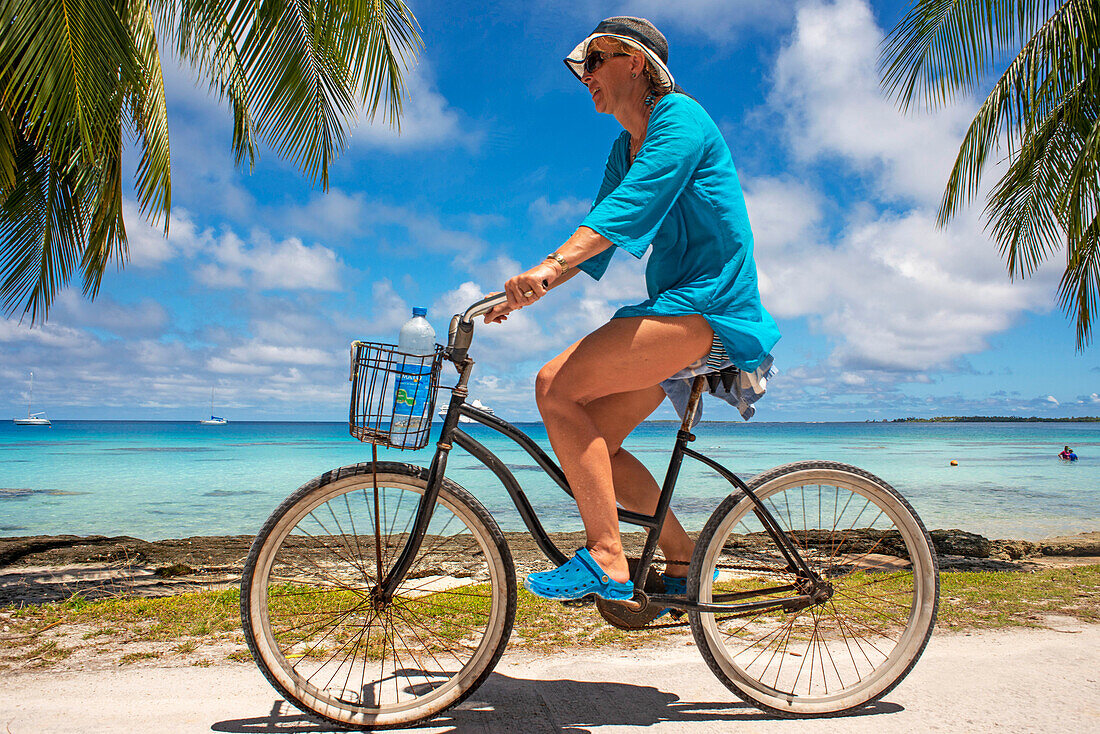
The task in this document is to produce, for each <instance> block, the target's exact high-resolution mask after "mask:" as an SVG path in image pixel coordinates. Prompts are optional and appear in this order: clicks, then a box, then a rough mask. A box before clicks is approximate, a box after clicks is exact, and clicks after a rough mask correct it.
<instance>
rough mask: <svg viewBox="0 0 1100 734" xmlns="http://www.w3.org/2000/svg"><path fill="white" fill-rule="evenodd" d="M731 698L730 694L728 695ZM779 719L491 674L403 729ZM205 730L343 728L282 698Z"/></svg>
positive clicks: (648, 692)
mask: <svg viewBox="0 0 1100 734" xmlns="http://www.w3.org/2000/svg"><path fill="white" fill-rule="evenodd" d="M730 697H731V698H733V694H732V693H731V694H730ZM903 710H904V708H903V707H902V706H899V705H897V704H894V703H889V702H883V701H879V702H877V703H874V704H872V705H870V706H867V707H866V708H863V709H860V710H858V711H856V712H854V713H850V714H844V715H843V716H842V717H838V718H846V717H852V716H877V715H883V714H895V713H898V712H900V711H903ZM780 718H781V717H777V716H774V715H773V714H769V713H767V712H764V711H761V710H759V709H757V708H754V707H753V706H750V705H748V704H746V703H743V702H742V701H739V700H733V701H682V700H680V697H679V696H677V695H676V694H674V693H668V692H666V691H662V690H659V689H657V688H654V687H652V686H643V685H632V684H629V683H601V682H593V681H576V680H569V679H558V680H530V679H526V678H510V677H508V676H506V675H501V674H499V673H494V674H493V675H491V676H490V677H489V679H488V680H487V681H486V682H485V683H484V684H483V685H482V686H481V688H479V689H478V690H477V691H475V692H474V693H473V695H472V696H471V697H470V698H468V699H466V701H464V702H463V703H462V704H461V705H459V706H458V707H456V708H454V709H451V710H449V711H444V712H443V713H442V714H440V715H439V716H437V717H436V718H434V719H432V720H431V721H429V722H425V723H424V724H422V725H421V727H419V728H416V729H405V730H403V731H411V732H417V731H433V732H458V731H461V732H471V731H485V732H512V731H514V732H523V734H536V733H538V732H558V733H565V734H582V733H583V732H590V731H591V730H592V728H593V727H604V726H637V727H645V726H652V725H654V724H661V723H680V724H687V725H690V724H693V723H698V724H711V725H714V724H727V725H732V724H736V723H739V722H752V721H772V720H777V719H780ZM210 729H211V731H218V732H233V733H235V734H256V733H259V732H280V733H283V732H302V733H305V732H338V731H346V730H345V729H342V728H340V727H338V726H335V725H330V724H322V723H318V722H315V721H313V720H312V719H310V718H308V717H307V716H305V715H304V714H301V713H299V712H298V710H297V709H295V708H294V707H293V706H291V705H290V704H288V703H287V702H286V701H282V700H277V701H275V702H274V705H273V706H272V709H271V712H270V713H269V714H268V715H267V716H257V717H254V718H247V719H230V720H227V721H219V722H217V723H215V724H213V725H211V727H210ZM708 730H713V729H708Z"/></svg>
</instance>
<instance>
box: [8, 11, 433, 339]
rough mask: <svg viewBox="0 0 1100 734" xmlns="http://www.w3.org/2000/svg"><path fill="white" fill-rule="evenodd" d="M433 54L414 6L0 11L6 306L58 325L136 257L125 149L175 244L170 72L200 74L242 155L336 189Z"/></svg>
mask: <svg viewBox="0 0 1100 734" xmlns="http://www.w3.org/2000/svg"><path fill="white" fill-rule="evenodd" d="M419 50H420V36H419V29H418V27H417V24H416V19H415V18H414V17H413V16H412V14H411V13H410V12H409V10H408V9H407V8H406V7H405V5H404V4H403V3H402V2H400V0H332V1H331V2H324V1H323V0H0V301H2V303H3V309H4V311H5V313H6V314H8V315H11V314H12V313H15V312H21V313H22V314H23V315H24V316H29V317H30V320H31V322H32V323H35V322H37V321H41V320H44V319H45V318H46V317H47V315H48V311H49V307H50V304H51V303H52V302H53V299H54V298H55V297H56V295H57V293H58V292H59V291H60V290H61V289H62V288H64V287H65V286H66V285H67V284H68V283H69V280H70V278H71V277H72V275H73V274H74V273H76V272H79V273H80V274H81V277H82V281H83V289H84V292H85V294H86V295H88V296H89V297H93V298H94V297H95V294H96V292H97V291H98V288H99V285H100V283H101V282H102V278H103V274H104V271H105V270H106V268H107V267H108V265H109V264H111V263H112V262H113V263H115V264H116V265H117V266H118V267H122V265H123V264H124V263H125V260H126V257H127V249H126V229H125V223H124V221H123V216H122V204H123V199H124V192H125V188H126V176H125V174H124V172H123V170H122V156H123V152H124V150H125V148H126V146H127V145H130V144H132V145H136V146H137V147H138V149H139V151H140V159H139V162H138V165H137V170H136V171H135V172H134V174H133V187H134V192H135V195H136V198H137V202H138V206H139V209H140V212H141V213H142V214H143V215H144V216H145V217H146V218H147V219H148V220H149V221H150V222H153V223H154V224H157V223H161V222H162V223H163V227H164V230H165V232H166V233H167V231H168V223H169V221H170V220H169V212H170V208H171V201H172V184H171V161H170V147H169V134H168V114H167V107H166V104H165V98H164V81H163V76H162V73H161V67H160V61H161V57H162V55H163V54H167V53H171V54H174V55H176V56H177V57H178V58H179V59H180V60H182V61H183V62H185V63H188V64H190V65H191V67H192V68H193V69H194V71H195V72H196V73H197V75H198V76H199V78H201V79H205V80H206V81H207V82H208V84H209V86H210V89H211V91H212V93H214V94H215V95H217V96H218V97H220V98H222V99H225V100H226V101H227V102H228V103H229V105H230V107H231V109H232V111H233V144H232V148H233V155H234V159H235V162H236V163H237V164H238V165H240V164H242V163H243V162H244V161H245V160H247V161H248V164H249V166H250V167H251V165H252V164H253V163H254V161H255V157H256V148H257V142H258V141H262V142H265V143H267V144H268V145H270V146H271V147H272V148H274V149H275V150H276V151H277V152H278V153H279V155H281V156H283V157H286V158H288V159H290V160H292V161H294V163H295V164H296V165H298V166H299V167H300V168H301V170H302V171H303V173H304V174H305V175H306V176H307V177H308V178H309V179H310V181H311V182H313V183H318V182H319V183H320V185H321V186H322V187H323V188H327V186H328V168H329V165H330V164H331V162H332V160H333V159H334V158H335V156H337V155H338V154H339V153H340V151H341V150H342V149H343V148H344V147H345V145H346V140H347V132H346V131H347V127H348V125H349V124H353V123H354V122H355V120H356V118H357V117H358V108H359V107H360V106H365V108H366V112H367V114H368V117H373V116H374V115H375V114H376V113H377V111H378V110H379V109H383V110H384V119H385V120H386V121H388V122H390V123H391V124H394V125H397V124H398V121H399V116H400V111H401V98H402V95H403V93H404V86H403V72H404V69H405V64H407V63H409V62H410V61H411V60H412V59H413V58H414V57H415V55H416V54H417V53H418V52H419Z"/></svg>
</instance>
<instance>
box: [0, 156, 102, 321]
mask: <svg viewBox="0 0 1100 734" xmlns="http://www.w3.org/2000/svg"><path fill="white" fill-rule="evenodd" d="M77 179H78V171H77V166H76V165H74V164H69V165H65V164H61V165H58V164H56V163H55V162H53V161H52V160H51V158H50V156H49V155H48V154H46V155H43V154H40V153H39V152H38V150H37V149H36V148H35V147H34V145H33V144H32V143H31V142H30V141H28V140H26V139H25V138H23V137H22V136H21V135H20V136H18V137H17V139H16V184H15V186H13V187H12V188H11V189H10V190H9V191H7V192H6V196H5V197H4V199H3V201H2V202H0V241H2V242H3V243H4V247H3V248H0V294H2V298H3V310H4V314H5V315H6V316H10V315H12V314H13V313H15V312H16V311H22V315H23V316H26V315H28V314H29V315H30V318H31V322H32V323H34V322H35V321H37V320H38V319H40V318H41V319H45V318H46V316H47V314H48V312H49V307H50V304H51V303H52V302H53V299H54V297H55V296H56V295H57V293H59V292H60V291H61V289H62V288H64V287H65V285H67V284H68V282H69V278H70V276H71V274H72V272H73V270H74V269H75V268H76V266H77V262H78V261H79V258H80V252H81V250H82V249H83V248H82V242H83V238H84V232H85V222H86V216H85V212H84V205H83V202H82V201H81V198H80V194H79V191H78V182H77Z"/></svg>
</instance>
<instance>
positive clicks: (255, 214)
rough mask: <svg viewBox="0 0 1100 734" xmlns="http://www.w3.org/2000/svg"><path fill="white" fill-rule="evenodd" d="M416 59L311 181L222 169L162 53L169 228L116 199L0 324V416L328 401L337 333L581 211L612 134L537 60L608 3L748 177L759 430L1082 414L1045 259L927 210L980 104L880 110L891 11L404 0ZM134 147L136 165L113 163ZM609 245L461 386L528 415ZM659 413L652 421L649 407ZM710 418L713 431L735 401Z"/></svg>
mask: <svg viewBox="0 0 1100 734" xmlns="http://www.w3.org/2000/svg"><path fill="white" fill-rule="evenodd" d="M411 7H412V9H413V11H414V12H415V14H416V16H417V18H418V20H419V21H420V24H421V26H422V29H423V38H424V43H425V49H424V53H423V55H422V56H421V58H420V60H419V62H418V63H417V64H416V65H415V66H414V67H413V68H412V69H411V70H410V72H409V75H408V96H407V100H406V105H405V118H404V121H403V126H402V131H401V134H400V135H398V134H397V133H395V132H393V131H392V130H390V129H389V128H387V127H385V126H383V125H369V124H366V123H362V124H360V125H359V126H358V127H357V128H356V129H355V130H353V131H352V134H351V140H350V144H349V146H348V148H347V150H346V151H344V153H343V155H342V156H341V157H340V158H339V160H337V161H336V162H335V164H334V165H333V167H332V169H331V171H330V188H329V190H328V192H327V193H325V192H322V191H321V190H320V189H319V188H316V187H311V186H310V184H309V182H308V181H307V180H305V179H304V178H303V177H302V176H301V175H300V173H299V172H298V171H297V170H296V169H295V168H294V166H293V165H291V164H289V163H286V162H284V161H281V160H280V159H279V158H278V157H277V156H276V155H275V154H274V153H273V152H271V151H262V152H261V156H260V159H259V161H258V163H257V165H256V167H255V169H254V170H253V171H252V172H251V173H250V172H249V171H248V170H238V169H235V168H234V167H233V164H232V157H231V153H230V124H231V120H230V117H229V114H228V112H227V110H226V109H225V108H224V107H223V106H219V105H218V104H217V103H215V102H214V101H213V100H212V99H211V98H210V97H209V96H208V95H207V93H206V91H205V88H197V87H196V86H195V85H194V84H193V82H192V78H191V75H190V72H189V71H187V70H186V69H178V68H177V65H176V63H175V62H174V61H173V60H171V59H166V60H165V76H166V87H167V94H168V105H169V122H170V126H171V127H170V129H171V145H172V183H173V208H172V223H171V235H170V237H169V238H167V239H165V238H164V237H163V236H162V235H161V234H159V233H158V232H157V231H156V230H155V229H153V228H151V227H149V226H148V225H146V224H145V223H143V222H142V220H141V218H140V216H139V215H138V214H137V211H136V206H130V207H129V209H128V212H127V224H128V229H129V233H130V238H131V243H130V249H131V252H130V255H131V259H130V261H129V263H128V264H127V265H126V267H125V269H124V270H123V271H121V272H109V273H108V276H107V277H106V279H105V281H104V286H103V288H102V289H101V292H100V296H99V297H98V298H97V300H96V301H95V302H88V301H87V300H85V299H84V298H83V297H82V296H81V295H80V293H79V290H78V289H76V290H70V291H68V292H66V293H64V294H62V296H61V297H60V298H59V299H58V300H57V302H56V303H55V305H54V307H53V310H52V311H51V317H50V321H49V323H48V324H47V325H45V326H43V327H36V328H34V329H29V328H28V327H27V325H26V324H20V323H19V321H18V319H8V320H6V321H0V411H6V412H7V413H9V414H11V415H12V416H15V415H20V414H22V413H24V412H25V411H26V405H25V401H26V387H27V385H26V378H27V373H28V372H29V371H31V370H33V371H34V372H35V395H34V397H35V406H36V407H35V409H36V410H41V409H45V410H48V411H49V414H50V416H51V417H54V418H79V419H91V418H105V419H165V420H168V419H179V420H192V419H197V418H199V417H202V416H203V415H204V413H205V412H207V411H208V407H209V406H208V403H209V398H210V390H211V387H214V388H216V391H217V402H218V412H219V413H221V414H224V415H226V416H227V417H229V418H230V419H231V420H340V419H341V418H342V417H343V416H345V415H346V410H347V409H346V402H347V392H348V383H347V344H348V343H349V342H350V341H351V340H353V339H356V338H359V339H365V340H375V341H394V340H396V334H397V330H398V328H399V326H400V324H401V323H402V322H403V321H404V320H405V319H406V318H408V313H409V311H410V309H411V307H412V306H414V305H418V306H419V305H423V306H426V307H428V309H429V319H430V320H431V322H432V323H433V325H434V326H435V329H436V332H437V334H442V333H444V332H445V330H446V326H447V323H448V321H449V319H450V316H451V314H453V313H455V312H456V311H459V310H462V309H463V308H464V307H465V306H466V305H468V304H469V303H471V302H473V301H474V300H476V299H477V298H479V297H480V296H481V294H483V293H485V292H489V291H492V290H498V289H499V288H500V285H501V284H502V283H503V281H504V279H506V278H507V277H508V276H510V275H513V274H515V273H516V272H519V271H520V270H522V269H526V268H527V267H530V266H531V265H533V264H534V263H536V262H538V261H539V260H540V259H541V258H542V257H543V256H544V255H546V254H547V253H548V252H551V251H553V250H554V249H555V247H556V246H557V245H558V244H559V243H561V242H562V241H563V240H564V239H565V238H566V237H568V235H569V234H570V233H571V232H572V231H573V229H574V228H575V227H576V225H577V223H578V222H579V221H580V219H581V218H582V216H583V214H584V213H585V212H586V211H587V208H588V206H589V202H590V201H591V199H592V197H593V196H594V195H595V192H596V190H597V188H598V186H599V182H600V180H601V176H602V170H603V164H604V161H605V160H606V157H607V153H608V150H609V148H610V145H611V142H612V140H613V139H614V137H615V136H616V134H617V132H618V130H619V127H618V125H617V123H616V121H615V120H614V118H612V117H610V116H605V115H598V114H597V113H596V112H595V111H594V110H593V109H592V105H591V102H590V100H589V97H588V95H587V94H586V93H585V90H584V89H583V87H581V85H580V84H579V83H578V82H577V81H576V79H575V78H574V77H573V76H572V75H571V74H570V73H569V72H568V71H567V70H566V68H565V66H564V65H563V64H562V62H561V58H562V57H563V56H564V55H565V54H566V53H567V52H568V51H569V50H570V49H571V48H572V47H573V45H574V44H575V43H576V42H577V41H578V40H580V39H581V38H583V37H584V36H585V35H586V34H587V33H588V32H589V30H590V29H591V28H592V27H593V26H594V25H595V24H596V23H597V22H598V21H599V20H600V19H601V18H603V17H606V16H610V15H617V14H632V15H641V16H646V17H649V18H650V19H651V20H653V21H654V22H655V23H656V24H657V25H658V27H660V28H661V29H662V30H663V31H664V32H665V35H666V36H667V37H668V39H669V43H670V48H671V53H670V62H669V65H670V67H671V69H672V71H673V73H674V74H675V75H676V78H677V81H678V82H679V83H680V84H681V85H682V86H683V87H685V88H686V89H687V90H688V91H689V92H691V93H692V94H693V95H694V96H695V97H696V98H697V99H698V100H699V101H700V102H701V103H702V104H703V106H704V107H705V108H706V109H707V110H708V111H709V112H710V114H711V116H712V117H713V118H714V119H715V121H716V122H717V123H718V124H719V126H720V128H721V129H722V131H723V132H724V134H725V136H726V140H727V142H728V143H729V146H730V149H731V151H732V152H733V156H734V160H735V162H736V163H737V166H738V170H739V174H740V176H741V179H742V184H743V186H744V188H745V192H746V199H747V203H748V207H749V214H750V217H751V219H752V223H753V229H754V234H755V239H756V260H757V265H758V268H759V272H760V280H761V292H762V296H763V300H764V304H765V306H766V307H767V308H768V309H769V310H770V311H771V312H772V314H773V315H775V316H776V318H777V319H778V321H779V323H780V327H781V329H782V331H783V339H782V341H780V343H779V345H778V346H777V348H776V349H775V351H774V355H775V357H776V361H777V364H778V366H779V367H780V369H781V370H782V371H781V374H780V375H779V376H778V377H776V378H775V379H774V380H772V382H771V383H770V385H769V390H768V395H767V396H766V397H765V398H764V399H763V400H762V401H761V402H760V403H759V404H758V412H757V418H756V420H765V421H768V420H771V421H795V420H867V419H883V418H896V417H904V416H928V415H943V414H986V415H990V414H993V415H1042V416H1070V415H1098V414H1100V396H1098V395H1097V393H1098V392H1100V359H1098V358H1097V353H1096V349H1095V347H1094V348H1092V349H1091V350H1089V351H1086V352H1084V353H1080V354H1079V353H1076V352H1075V350H1074V347H1073V339H1074V332H1073V326H1072V324H1071V323H1070V322H1069V321H1068V320H1067V319H1066V317H1065V316H1064V315H1063V314H1062V313H1061V312H1060V311H1059V310H1058V308H1057V307H1056V287H1057V282H1058V277H1059V275H1060V270H1061V268H1060V267H1059V263H1058V261H1059V260H1061V258H1062V254H1061V253H1059V254H1058V255H1055V257H1054V260H1055V262H1054V263H1053V265H1052V266H1047V267H1044V268H1042V269H1040V271H1039V272H1038V273H1037V274H1036V275H1035V276H1034V277H1032V278H1030V279H1028V280H1023V281H1016V282H1011V281H1010V280H1009V279H1008V277H1007V275H1006V272H1005V268H1004V266H1003V264H1002V263H1001V261H1000V259H999V256H998V255H997V252H996V248H995V247H994V246H993V245H992V244H991V243H990V241H989V239H988V237H987V236H986V235H985V234H984V233H983V226H982V220H981V218H980V214H981V204H980V202H978V204H976V205H974V206H972V207H971V209H970V210H968V211H966V212H964V213H963V214H962V215H960V216H959V217H957V219H956V221H955V222H954V223H953V224H952V225H951V226H950V227H949V228H947V229H945V230H937V229H936V228H935V226H934V224H935V214H936V208H937V205H938V203H939V198H940V195H941V192H942V189H943V185H944V181H945V179H946V175H947V172H948V170H949V169H950V165H951V163H952V161H953V160H954V155H955V153H956V151H957V146H958V142H959V140H960V139H961V136H962V133H963V131H964V130H965V129H966V126H967V124H968V122H969V120H970V118H971V116H972V114H973V111H974V109H975V107H976V104H977V102H976V101H975V100H967V101H964V102H963V103H961V104H960V105H959V106H958V107H956V108H953V109H949V110H945V111H942V112H939V113H936V114H910V115H908V116H903V115H901V114H900V113H898V112H897V111H896V109H895V108H894V106H893V105H892V103H891V102H890V101H889V100H887V99H885V98H884V97H883V95H882V94H881V92H880V91H879V88H878V86H877V77H876V67H875V62H876V60H877V48H878V45H879V43H880V42H881V39H882V37H883V35H884V33H885V32H886V31H887V30H888V29H889V28H890V27H892V25H893V24H894V23H895V22H896V20H897V19H898V17H900V14H901V13H902V12H903V11H904V6H903V5H902V4H901V3H895V2H879V3H874V4H873V6H872V4H870V3H868V2H866V1H865V0H836V1H835V2H831V1H827V2H822V1H818V0H806V1H804V2H793V3H783V2H772V1H771V0H747V1H745V2H739V3H730V2H728V1H727V0H680V2H677V3H668V2H658V1H657V0H641V1H640V2H634V3H620V2H608V1H599V0H597V1H594V2H589V3H583V4H565V3H552V2H546V1H545V0H532V1H530V2H524V3H514V2H513V3H493V2H490V3H482V4H480V5H478V6H477V9H476V11H472V10H471V6H470V5H469V4H468V3H457V2H435V1H428V0H420V1H418V2H413V3H411ZM134 165H136V159H133V160H132V161H131V168H132V167H133V166H134ZM643 267H644V261H641V262H638V261H634V260H633V258H631V257H629V256H626V255H625V254H623V253H619V254H618V255H616V257H615V259H614V261H613V263H612V267H611V269H609V271H608V273H607V275H605V277H604V278H603V280H601V281H600V282H595V281H592V280H591V279H589V278H587V276H580V277H577V278H574V279H573V280H572V281H571V282H570V283H569V284H568V285H567V286H566V287H563V288H561V289H558V290H555V291H554V292H553V293H552V294H551V296H550V297H548V298H547V299H545V300H543V301H542V302H540V303H539V304H537V305H536V306H535V307H533V308H530V309H525V310H524V311H523V312H521V313H519V314H516V315H515V316H514V317H513V318H511V319H510V320H509V321H508V322H507V324H505V325H503V326H499V327H483V328H479V329H478V331H477V333H476V336H475V343H474V351H473V354H474V356H475V358H477V359H478V367H477V371H476V373H475V374H476V379H475V381H474V386H473V387H474V389H473V392H472V394H473V395H476V396H478V397H480V398H481V399H482V400H483V401H484V402H485V403H486V404H488V405H490V406H493V407H494V408H495V409H496V410H497V411H498V413H500V414H502V415H504V416H505V417H508V418H512V419H516V420H524V419H534V418H536V417H537V413H536V411H535V407H534V401H533V397H532V387H533V379H534V374H535V372H536V371H537V369H538V367H539V366H540V365H541V364H543V363H544V362H545V361H546V360H547V359H549V358H550V357H552V356H553V355H554V354H556V353H557V352H558V351H560V350H561V349H562V348H564V347H565V346H567V345H568V344H569V343H571V342H572V341H574V340H576V339H578V338H580V337H581V336H583V335H584V334H585V333H587V332H588V331H591V330H592V329H594V328H595V327H597V326H599V325H600V324H601V323H603V322H604V321H606V319H607V318H608V317H609V316H610V315H611V314H612V313H613V312H614V310H615V309H616V308H617V307H618V306H620V305H625V304H628V303H634V302H637V301H640V300H642V299H643V298H644V282H643V277H642V273H643ZM671 415H672V413H671V410H670V409H669V408H668V407H667V406H666V407H662V408H661V409H660V410H659V411H658V413H657V414H656V415H655V417H657V418H661V417H666V418H667V417H671ZM707 417H709V418H711V419H725V420H734V419H736V418H737V415H736V412H735V411H734V409H733V408H732V407H729V406H726V405H725V404H719V403H718V402H716V401H715V402H711V403H709V404H708V406H707Z"/></svg>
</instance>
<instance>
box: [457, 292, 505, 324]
mask: <svg viewBox="0 0 1100 734" xmlns="http://www.w3.org/2000/svg"><path fill="white" fill-rule="evenodd" d="M507 300H508V294H506V293H497V294H496V295H492V296H488V297H486V298H482V299H481V300H480V301H478V302H477V303H475V304H474V305H472V306H470V307H469V308H468V309H466V312H465V313H464V314H462V316H461V317H460V318H461V320H462V322H463V323H467V324H468V323H470V322H472V321H473V320H474V319H476V318H477V317H478V316H481V315H482V314H486V313H489V312H490V311H492V310H493V309H494V308H496V307H497V306H499V305H500V304H502V303H504V302H505V301H507Z"/></svg>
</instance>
